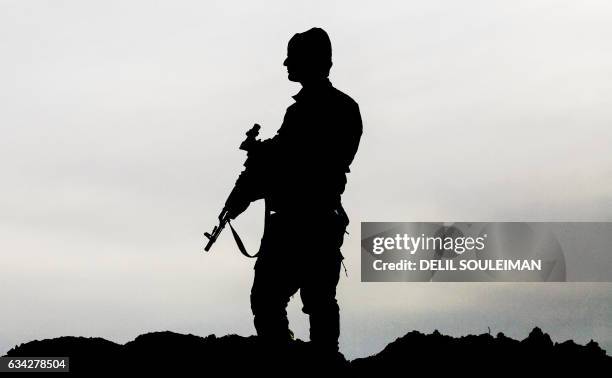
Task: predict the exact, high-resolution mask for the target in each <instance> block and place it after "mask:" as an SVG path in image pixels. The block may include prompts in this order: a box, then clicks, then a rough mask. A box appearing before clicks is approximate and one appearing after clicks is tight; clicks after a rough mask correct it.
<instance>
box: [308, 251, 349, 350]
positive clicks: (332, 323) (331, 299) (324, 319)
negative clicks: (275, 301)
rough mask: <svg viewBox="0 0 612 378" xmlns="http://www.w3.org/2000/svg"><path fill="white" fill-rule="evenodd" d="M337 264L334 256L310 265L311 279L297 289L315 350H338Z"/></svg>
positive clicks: (337, 259) (338, 262) (336, 258)
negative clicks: (308, 320) (307, 318)
mask: <svg viewBox="0 0 612 378" xmlns="http://www.w3.org/2000/svg"><path fill="white" fill-rule="evenodd" d="M338 255H339V253H338ZM341 264H342V259H341V257H337V256H335V255H334V256H329V257H327V258H319V259H317V260H315V261H313V263H312V267H311V276H310V277H309V278H308V279H307V280H305V282H304V283H303V285H302V286H301V288H300V296H301V298H302V303H303V304H304V307H303V311H304V313H306V314H308V315H310V341H311V343H312V345H313V346H315V347H316V348H318V349H321V350H324V351H330V352H335V351H337V350H338V337H339V336H340V313H339V307H338V302H337V301H336V285H337V284H338V280H339V278H340V269H341Z"/></svg>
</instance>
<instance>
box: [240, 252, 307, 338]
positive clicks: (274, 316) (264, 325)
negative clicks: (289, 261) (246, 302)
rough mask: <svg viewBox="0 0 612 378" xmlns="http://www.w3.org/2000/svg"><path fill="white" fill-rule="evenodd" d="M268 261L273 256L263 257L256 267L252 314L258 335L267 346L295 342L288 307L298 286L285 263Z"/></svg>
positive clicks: (252, 289) (275, 260) (252, 292)
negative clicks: (291, 331) (288, 316)
mask: <svg viewBox="0 0 612 378" xmlns="http://www.w3.org/2000/svg"><path fill="white" fill-rule="evenodd" d="M265 257H270V256H264V257H261V258H260V259H259V260H258V261H257V264H256V267H255V279H254V281H253V287H252V288H251V310H252V311H253V315H254V322H255V329H256V330H257V335H258V336H259V337H260V338H261V339H262V340H263V341H265V342H269V343H283V342H287V341H289V340H290V339H291V333H290V331H289V320H288V319H287V304H288V303H289V299H290V298H291V296H292V295H293V294H295V293H296V292H297V290H298V286H297V284H296V283H295V282H293V280H292V278H291V276H290V275H289V274H288V272H287V266H285V264H283V263H282V261H278V260H277V259H272V258H265Z"/></svg>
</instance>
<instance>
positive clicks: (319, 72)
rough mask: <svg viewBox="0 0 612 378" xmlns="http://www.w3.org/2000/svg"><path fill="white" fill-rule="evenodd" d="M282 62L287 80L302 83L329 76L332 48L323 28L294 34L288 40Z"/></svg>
mask: <svg viewBox="0 0 612 378" xmlns="http://www.w3.org/2000/svg"><path fill="white" fill-rule="evenodd" d="M283 64H284V65H285V66H286V67H287V73H288V76H289V80H291V81H299V82H300V83H302V84H303V83H304V82H308V81H316V80H320V79H323V78H326V77H327V76H329V70H330V69H331V66H332V48H331V41H330V40H329V36H328V35H327V33H326V32H325V30H323V29H321V28H312V29H310V30H307V31H305V32H303V33H297V34H296V35H294V36H293V37H292V38H291V39H290V40H289V45H288V46H287V58H286V59H285V62H284V63H283Z"/></svg>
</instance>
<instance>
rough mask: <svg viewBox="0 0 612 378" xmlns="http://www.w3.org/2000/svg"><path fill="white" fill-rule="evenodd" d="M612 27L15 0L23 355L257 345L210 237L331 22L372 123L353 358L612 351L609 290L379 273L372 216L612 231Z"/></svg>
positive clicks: (341, 7) (10, 325)
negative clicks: (467, 340) (405, 279)
mask: <svg viewBox="0 0 612 378" xmlns="http://www.w3.org/2000/svg"><path fill="white" fill-rule="evenodd" d="M611 19H612V3H610V2H609V1H607V0H602V1H588V0H580V1H578V0H576V1H560V0H555V1H536V0H523V1H518V0H513V1H495V2H493V1H461V2H458V1H427V2H424V1H419V2H416V1H405V0H404V1H397V2H383V1H377V2H367V3H366V2H363V3H361V2H356V1H336V2H332V1H308V2H289V1H269V2H265V6H263V5H262V2H257V5H256V4H255V2H249V1H240V2H238V1H227V0H224V1H218V2H214V1H207V2H202V1H193V2H187V1H157V2H152V1H98V2H94V1H76V0H74V1H7V0H0V48H1V50H2V58H1V59H0V83H1V85H0V128H1V134H0V172H1V175H2V185H1V186H0V303H2V310H1V311H0V354H2V353H5V352H6V351H7V350H8V349H9V348H11V347H12V346H13V345H15V344H18V343H20V342H25V341H29V340H31V339H34V338H47V337H56V336H61V335H81V336H100V337H105V338H108V339H110V340H113V341H117V342H126V341H128V340H131V339H133V338H134V337H135V336H137V335H138V334H141V333H144V332H149V331H161V330H172V331H176V332H183V333H194V334H198V335H202V336H204V335H208V334H210V333H217V334H219V335H222V334H227V333H238V334H242V335H249V334H253V333H254V328H253V326H252V320H251V313H250V308H249V290H250V284H251V280H252V276H253V270H252V266H253V262H252V261H247V260H246V259H244V258H243V257H242V256H241V255H240V254H238V253H237V252H236V250H235V246H234V245H233V241H232V240H231V237H229V235H224V236H222V237H221V239H220V240H219V242H218V245H216V246H215V248H214V250H213V252H212V253H211V254H204V253H202V247H203V244H204V239H203V237H202V233H203V232H204V231H209V229H210V228H211V227H212V226H213V225H214V223H215V220H216V216H217V214H218V212H219V210H220V208H221V206H222V204H223V203H224V201H225V196H226V195H227V194H228V193H229V191H230V189H231V187H232V185H233V183H234V180H235V178H236V176H237V174H238V173H239V171H240V170H241V169H242V163H243V161H244V158H245V156H244V153H243V152H242V151H239V150H238V149H237V147H238V145H239V143H240V141H241V140H242V139H243V134H244V132H245V131H246V130H247V129H248V128H249V127H250V126H251V125H252V124H253V123H254V122H258V123H260V124H262V126H263V130H262V134H263V135H264V136H271V135H273V134H274V133H275V131H276V130H277V128H278V127H279V126H280V123H281V121H282V117H283V114H284V111H285V109H286V107H287V106H288V105H290V104H291V103H292V102H293V100H292V99H291V97H290V96H291V95H293V94H295V93H296V92H297V91H298V90H299V86H298V85H296V84H295V83H290V82H289V81H287V79H286V71H285V69H284V67H283V66H282V62H283V59H284V57H285V51H286V43H287V41H288V40H289V38H290V37H291V36H292V35H293V34H294V33H296V32H300V31H304V30H306V29H309V28H310V27H313V26H320V27H323V28H324V29H326V30H327V31H328V33H329V34H330V37H331V40H332V44H333V54H334V57H333V61H334V66H333V68H332V73H331V76H330V78H331V80H332V82H333V83H334V85H335V86H336V87H337V88H339V89H341V90H343V91H345V92H346V93H348V94H349V95H351V96H352V97H353V98H354V99H355V100H356V101H357V102H358V103H359V105H360V108H361V112H362V117H363V120H364V134H363V138H362V144H361V147H360V150H359V152H358V154H357V157H356V159H355V161H354V163H353V166H352V167H351V169H352V173H351V174H350V176H349V184H348V187H347V191H346V193H345V196H344V203H345V206H346V208H347V211H348V213H349V215H350V217H351V219H352V223H351V226H350V229H349V232H350V236H349V237H348V240H347V241H346V243H345V247H344V249H343V253H344V255H345V256H346V263H347V268H348V270H349V276H348V278H347V277H342V279H341V282H340V285H339V301H340V306H341V309H342V322H343V324H342V336H341V348H342V350H343V351H344V352H345V353H346V354H347V357H350V358H353V357H358V356H364V355H367V354H370V353H374V352H377V351H378V350H380V349H381V348H382V346H384V345H385V344H387V343H388V342H389V341H391V340H393V339H395V338H396V337H399V336H401V335H403V334H404V333H406V332H407V331H409V330H412V329H417V330H421V331H428V332H429V331H432V330H434V329H439V330H440V331H442V332H445V333H449V334H453V335H462V334H467V333H474V332H477V333H480V332H485V331H486V330H487V326H489V327H491V330H492V331H493V332H498V331H503V332H505V333H506V334H508V335H510V336H513V337H521V338H522V337H525V336H526V335H527V333H528V332H529V330H530V329H531V328H532V327H533V326H536V325H538V326H540V327H542V328H543V329H544V330H545V331H546V332H549V333H551V335H552V336H553V339H554V340H559V341H561V340H565V339H567V338H575V339H576V340H577V341H579V342H587V341H588V340H590V339H591V338H593V339H596V340H598V341H600V342H601V343H602V344H603V345H604V346H605V347H606V348H607V349H608V350H609V351H610V350H612V324H611V319H612V290H611V289H612V286H611V285H610V284H476V283H466V284H444V283H419V284H415V283H405V284H390V283H380V284H366V283H361V282H360V279H359V271H360V269H359V254H360V248H359V222H360V221H504V220H512V221H521V220H526V221H542V220H564V221H581V220H590V221H609V220H612V219H611V218H612V154H611V153H610V146H611V145H612V129H611V127H610V126H611V121H612V47H611V46H612V45H611V44H610V41H611V40H612V24H611V23H610V20H611ZM262 217H263V205H262V204H256V205H255V206H253V207H252V208H251V209H249V210H248V212H247V213H246V214H245V215H244V216H243V217H242V218H241V219H239V220H238V221H237V222H236V226H237V228H238V229H239V230H240V232H241V233H242V234H244V237H245V239H246V242H247V244H248V247H249V248H250V249H251V250H253V249H256V248H257V245H258V242H259V238H260V236H261V231H262V225H261V222H262V219H263V218H262ZM296 237H297V238H309V239H312V238H314V237H315V235H314V234H313V230H302V231H301V233H300V234H299V235H296ZM287 253H291V251H290V250H288V251H287ZM287 268H288V269H290V268H291V267H287ZM300 307H301V306H300V304H299V299H297V297H296V299H294V300H293V301H292V303H291V305H290V316H291V326H292V328H293V329H294V330H295V331H296V334H297V335H298V336H300V337H302V338H304V337H306V335H307V322H306V318H305V317H304V315H303V314H301V312H300Z"/></svg>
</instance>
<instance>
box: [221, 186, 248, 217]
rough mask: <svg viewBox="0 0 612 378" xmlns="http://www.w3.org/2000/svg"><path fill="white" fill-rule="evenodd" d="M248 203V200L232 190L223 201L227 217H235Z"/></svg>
mask: <svg viewBox="0 0 612 378" xmlns="http://www.w3.org/2000/svg"><path fill="white" fill-rule="evenodd" d="M249 204H250V201H248V200H247V199H245V198H244V197H243V196H241V195H240V194H239V193H238V192H237V191H233V192H232V194H231V195H230V196H229V198H228V199H227V202H226V203H225V210H227V217H228V218H229V219H236V218H237V217H238V216H239V215H240V214H242V213H243V212H244V211H245V210H246V209H247V208H248V207H249Z"/></svg>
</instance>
